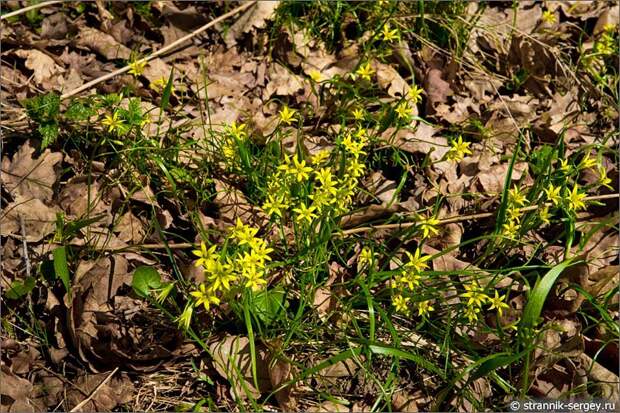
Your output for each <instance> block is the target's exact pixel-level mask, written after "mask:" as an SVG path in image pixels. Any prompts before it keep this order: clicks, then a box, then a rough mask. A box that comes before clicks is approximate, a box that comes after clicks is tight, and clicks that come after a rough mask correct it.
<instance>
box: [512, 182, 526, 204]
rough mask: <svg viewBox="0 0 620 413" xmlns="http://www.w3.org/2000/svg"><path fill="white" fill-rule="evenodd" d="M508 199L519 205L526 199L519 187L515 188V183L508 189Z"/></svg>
mask: <svg viewBox="0 0 620 413" xmlns="http://www.w3.org/2000/svg"><path fill="white" fill-rule="evenodd" d="M508 199H509V200H510V202H512V203H513V204H514V205H519V206H524V205H525V203H526V202H527V199H526V198H525V195H523V194H522V193H521V192H520V190H519V188H517V186H516V185H514V186H513V187H512V189H509V190H508Z"/></svg>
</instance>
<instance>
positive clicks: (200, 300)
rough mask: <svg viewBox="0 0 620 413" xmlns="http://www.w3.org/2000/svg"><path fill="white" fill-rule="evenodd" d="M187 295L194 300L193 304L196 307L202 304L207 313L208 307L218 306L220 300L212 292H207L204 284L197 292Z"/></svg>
mask: <svg viewBox="0 0 620 413" xmlns="http://www.w3.org/2000/svg"><path fill="white" fill-rule="evenodd" d="M189 294H190V295H191V296H192V297H194V298H196V301H195V302H194V305H195V306H196V307H198V306H199V305H200V304H202V305H204V307H205V310H207V311H209V306H210V305H211V304H215V305H219V304H220V299H219V298H218V297H217V296H216V295H215V294H214V293H213V291H210V290H208V289H207V288H206V287H205V285H204V284H200V287H199V289H198V291H192V292H190V293H189Z"/></svg>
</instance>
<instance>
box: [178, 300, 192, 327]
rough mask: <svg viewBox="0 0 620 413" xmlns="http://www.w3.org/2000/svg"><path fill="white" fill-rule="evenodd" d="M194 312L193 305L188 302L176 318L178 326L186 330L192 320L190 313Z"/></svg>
mask: <svg viewBox="0 0 620 413" xmlns="http://www.w3.org/2000/svg"><path fill="white" fill-rule="evenodd" d="M193 313H194V306H193V305H191V304H190V303H187V305H186V306H185V309H184V310H183V313H182V314H181V315H180V316H179V318H177V323H179V327H181V328H183V329H185V330H187V329H188V328H189V325H190V323H191V322H192V314H193Z"/></svg>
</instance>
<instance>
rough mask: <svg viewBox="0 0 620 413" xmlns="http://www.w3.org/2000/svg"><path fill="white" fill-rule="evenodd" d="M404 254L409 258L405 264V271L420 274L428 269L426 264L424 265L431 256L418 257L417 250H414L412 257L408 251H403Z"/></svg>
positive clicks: (418, 252) (418, 250) (418, 251)
mask: <svg viewBox="0 0 620 413" xmlns="http://www.w3.org/2000/svg"><path fill="white" fill-rule="evenodd" d="M405 254H407V258H409V261H408V262H407V263H406V264H405V269H406V270H411V269H413V270H414V271H415V272H421V271H424V270H425V269H427V268H428V264H427V263H426V261H428V260H430V259H431V256H430V255H424V256H420V249H419V248H418V249H416V250H415V254H414V255H411V254H410V253H409V251H405Z"/></svg>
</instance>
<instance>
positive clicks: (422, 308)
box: [418, 300, 435, 317]
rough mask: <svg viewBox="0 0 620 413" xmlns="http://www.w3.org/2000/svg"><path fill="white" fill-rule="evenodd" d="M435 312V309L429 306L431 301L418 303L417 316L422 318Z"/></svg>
mask: <svg viewBox="0 0 620 413" xmlns="http://www.w3.org/2000/svg"><path fill="white" fill-rule="evenodd" d="M434 310H435V307H433V306H432V305H431V300H425V301H420V302H419V303H418V315H419V316H421V317H423V316H426V315H427V314H428V313H430V312H432V311H434Z"/></svg>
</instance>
